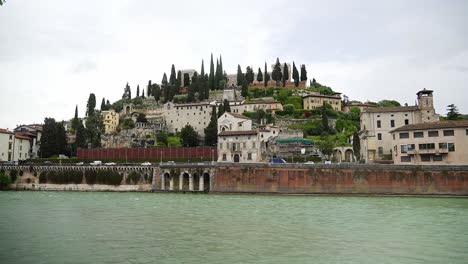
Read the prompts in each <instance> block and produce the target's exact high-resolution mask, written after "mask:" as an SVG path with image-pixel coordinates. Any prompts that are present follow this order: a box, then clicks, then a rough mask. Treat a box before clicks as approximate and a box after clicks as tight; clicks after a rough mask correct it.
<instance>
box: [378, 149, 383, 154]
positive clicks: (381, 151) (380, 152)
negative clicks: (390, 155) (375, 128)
mask: <svg viewBox="0 0 468 264" xmlns="http://www.w3.org/2000/svg"><path fill="white" fill-rule="evenodd" d="M382 154H383V147H379V155H382Z"/></svg>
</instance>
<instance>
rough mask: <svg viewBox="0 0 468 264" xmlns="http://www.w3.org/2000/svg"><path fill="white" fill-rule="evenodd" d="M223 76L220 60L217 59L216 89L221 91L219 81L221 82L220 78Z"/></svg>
mask: <svg viewBox="0 0 468 264" xmlns="http://www.w3.org/2000/svg"><path fill="white" fill-rule="evenodd" d="M221 75H222V73H221V72H220V67H219V60H218V59H216V70H215V77H214V78H215V89H216V90H218V89H219V81H220V80H221V79H220V76H221Z"/></svg>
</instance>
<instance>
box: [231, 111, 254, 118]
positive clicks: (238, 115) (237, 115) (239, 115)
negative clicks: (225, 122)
mask: <svg viewBox="0 0 468 264" xmlns="http://www.w3.org/2000/svg"><path fill="white" fill-rule="evenodd" d="M226 114H230V115H232V116H233V117H235V118H242V119H249V118H248V117H246V116H244V115H241V114H238V113H230V112H226Z"/></svg>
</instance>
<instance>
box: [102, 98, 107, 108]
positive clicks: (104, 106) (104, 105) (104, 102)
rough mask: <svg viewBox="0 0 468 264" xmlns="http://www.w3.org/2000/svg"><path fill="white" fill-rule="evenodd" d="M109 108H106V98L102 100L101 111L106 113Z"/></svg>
mask: <svg viewBox="0 0 468 264" xmlns="http://www.w3.org/2000/svg"><path fill="white" fill-rule="evenodd" d="M106 110H107V108H106V99H104V97H103V98H102V101H101V111H106Z"/></svg>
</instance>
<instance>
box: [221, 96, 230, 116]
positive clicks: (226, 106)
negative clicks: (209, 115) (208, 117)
mask: <svg viewBox="0 0 468 264" xmlns="http://www.w3.org/2000/svg"><path fill="white" fill-rule="evenodd" d="M223 107H224V112H228V113H230V112H231V106H230V105H229V101H228V99H224V101H223Z"/></svg>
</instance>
